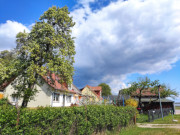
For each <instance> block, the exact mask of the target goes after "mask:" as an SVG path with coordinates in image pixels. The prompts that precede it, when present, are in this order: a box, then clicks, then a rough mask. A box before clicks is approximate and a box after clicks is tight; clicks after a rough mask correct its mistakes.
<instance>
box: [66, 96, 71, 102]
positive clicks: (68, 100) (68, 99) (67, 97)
mask: <svg viewBox="0 0 180 135" xmlns="http://www.w3.org/2000/svg"><path fill="white" fill-rule="evenodd" d="M66 101H67V103H71V95H68V96H66Z"/></svg>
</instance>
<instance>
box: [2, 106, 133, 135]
mask: <svg viewBox="0 0 180 135" xmlns="http://www.w3.org/2000/svg"><path fill="white" fill-rule="evenodd" d="M135 111H136V109H135V108H132V107H115V106H112V105H108V106H104V105H91V106H87V107H85V106H81V107H68V108H65V107H64V108H50V107H46V108H37V109H27V108H26V109H21V110H20V121H19V125H18V126H16V119H17V110H16V108H15V107H10V106H7V105H3V106H1V107H0V116H1V117H0V134H2V135H3V134H4V135H6V134H29V133H31V134H33V135H36V134H37V135H38V134H62V135H66V134H78V135H84V134H86V135H90V134H92V133H95V132H101V131H103V130H105V129H108V130H113V129H115V128H116V127H117V126H126V125H128V123H129V121H131V120H132V119H133V117H134V115H135Z"/></svg>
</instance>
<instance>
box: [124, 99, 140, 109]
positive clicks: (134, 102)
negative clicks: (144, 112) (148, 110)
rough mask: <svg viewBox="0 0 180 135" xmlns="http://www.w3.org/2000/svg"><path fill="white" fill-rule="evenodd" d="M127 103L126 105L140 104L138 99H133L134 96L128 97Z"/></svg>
mask: <svg viewBox="0 0 180 135" xmlns="http://www.w3.org/2000/svg"><path fill="white" fill-rule="evenodd" d="M125 104H126V106H132V107H135V108H137V106H138V101H136V100H135V99H133V98H129V99H127V100H126V101H125Z"/></svg>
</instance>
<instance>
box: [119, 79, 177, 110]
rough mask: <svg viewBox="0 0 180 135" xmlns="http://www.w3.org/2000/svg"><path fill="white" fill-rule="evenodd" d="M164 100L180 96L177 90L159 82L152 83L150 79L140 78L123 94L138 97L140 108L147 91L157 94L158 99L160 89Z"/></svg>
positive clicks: (124, 90)
mask: <svg viewBox="0 0 180 135" xmlns="http://www.w3.org/2000/svg"><path fill="white" fill-rule="evenodd" d="M159 88H160V95H161V97H162V98H165V97H170V96H171V97H173V96H178V93H177V92H176V91H175V90H172V89H170V88H169V87H167V86H166V85H165V84H160V82H159V80H155V81H151V80H150V79H149V78H148V77H145V78H139V79H138V81H137V82H132V83H131V87H129V88H126V89H123V91H122V94H127V95H131V96H132V95H136V96H137V97H138V98H139V105H138V106H139V107H140V108H141V106H142V103H141V97H142V94H143V93H145V92H146V91H149V92H151V93H155V94H156V95H157V96H156V97H158V89H159Z"/></svg>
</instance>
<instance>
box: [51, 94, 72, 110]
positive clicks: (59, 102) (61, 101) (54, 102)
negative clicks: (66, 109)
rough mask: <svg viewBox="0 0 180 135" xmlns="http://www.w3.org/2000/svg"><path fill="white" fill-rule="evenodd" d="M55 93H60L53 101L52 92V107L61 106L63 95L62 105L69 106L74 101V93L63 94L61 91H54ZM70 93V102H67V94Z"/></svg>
mask: <svg viewBox="0 0 180 135" xmlns="http://www.w3.org/2000/svg"><path fill="white" fill-rule="evenodd" d="M55 93H58V94H60V96H59V101H53V94H52V107H62V106H63V95H65V103H64V106H71V104H72V103H73V104H74V103H75V100H74V95H73V94H67V93H66V94H65V93H63V92H55ZM69 95H71V102H70V103H68V102H67V96H69Z"/></svg>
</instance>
